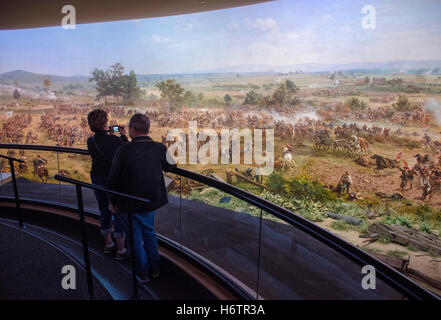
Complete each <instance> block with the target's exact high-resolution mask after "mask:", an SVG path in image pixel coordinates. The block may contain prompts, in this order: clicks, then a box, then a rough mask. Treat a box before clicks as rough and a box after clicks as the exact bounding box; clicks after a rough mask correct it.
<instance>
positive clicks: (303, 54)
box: [0, 0, 441, 75]
mask: <svg viewBox="0 0 441 320" xmlns="http://www.w3.org/2000/svg"><path fill="white" fill-rule="evenodd" d="M366 4H369V5H373V6H374V7H375V8H376V29H375V30H365V29H363V28H362V26H361V20H362V17H363V14H362V12H361V10H362V8H363V6H365V5H366ZM440 12H441V1H438V0H418V1H414V0H390V1H385V0H382V1H381V0H378V1H377V0H372V1H371V0H369V1H368V2H367V1H366V0H364V1H354V0H333V1H331V0H329V1H328V0H278V1H274V2H270V3H264V4H258V5H253V6H247V7H241V8H234V9H227V10H218V11H212V12H205V13H198V14H190V15H183V16H174V17H165V18H154V19H142V20H128V21H118V22H106V23H94V24H85V25H77V28H76V29H75V30H64V29H63V28H62V27H61V26H59V27H50V28H38V29H25V30H12V31H11V30H4V31H0V73H2V72H7V71H11V70H16V69H23V70H27V71H32V72H37V73H49V74H58V75H78V74H83V75H87V74H90V71H91V70H92V69H94V68H95V67H99V68H107V67H108V66H109V65H111V64H113V63H115V62H122V64H123V65H124V66H125V67H126V70H130V69H133V70H135V72H136V73H138V74H152V73H180V72H192V71H201V70H212V69H217V68H223V67H228V66H235V65H246V64H269V65H275V66H278V65H289V64H302V63H325V64H328V63H351V62H381V61H395V60H440V59H441V19H440V18H439V17H440ZM61 17H62V15H61V13H60V21H61Z"/></svg>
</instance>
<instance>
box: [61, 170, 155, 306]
mask: <svg viewBox="0 0 441 320" xmlns="http://www.w3.org/2000/svg"><path fill="white" fill-rule="evenodd" d="M54 178H55V179H56V180H59V181H63V182H67V183H70V184H73V185H75V188H76V192H77V202H78V212H79V214H80V223H81V235H82V241H83V251H84V261H85V267H86V275H87V284H88V288H89V297H90V298H94V292H93V283H92V273H91V268H90V258H89V247H88V244H87V233H86V230H85V219H84V216H85V212H84V203H83V194H82V192H81V188H82V187H84V188H89V189H92V190H98V191H102V192H106V193H110V194H112V195H115V196H120V197H124V198H127V199H131V200H137V201H141V202H144V203H150V200H148V199H144V198H140V197H135V196H132V195H129V194H125V193H121V192H117V191H113V190H109V189H106V188H103V187H101V186H98V185H96V184H91V183H86V182H82V181H79V180H75V179H71V178H66V177H63V176H61V175H59V174H56V175H55V177H54ZM128 206H129V207H128V208H127V212H126V213H127V214H128V215H129V216H128V221H129V223H128V224H129V241H130V259H131V262H132V284H133V286H132V289H133V291H132V299H137V297H138V284H137V280H136V256H135V249H134V242H133V222H132V215H131V210H130V202H128Z"/></svg>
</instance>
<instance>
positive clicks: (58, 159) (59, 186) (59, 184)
mask: <svg viewBox="0 0 441 320" xmlns="http://www.w3.org/2000/svg"><path fill="white" fill-rule="evenodd" d="M57 168H58V174H60V158H59V154H58V152H57ZM58 201H59V202H60V203H61V180H58Z"/></svg>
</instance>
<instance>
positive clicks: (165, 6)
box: [0, 0, 273, 29]
mask: <svg viewBox="0 0 441 320" xmlns="http://www.w3.org/2000/svg"><path fill="white" fill-rule="evenodd" d="M267 1H273V0H63V1H62V0H1V1H0V29H25V28H38V27H48V26H57V25H61V20H62V18H63V17H64V16H65V15H66V14H67V13H65V14H63V13H61V8H62V7H63V6H65V5H72V6H74V7H75V11H76V23H77V24H81V23H92V22H104V21H115V20H127V19H142V18H152V17H162V16H173V15H180V14H187V13H194V12H202V11H210V10H217V9H226V8H232V7H239V6H246V5H251V4H256V3H261V2H267Z"/></svg>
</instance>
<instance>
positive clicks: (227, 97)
mask: <svg viewBox="0 0 441 320" xmlns="http://www.w3.org/2000/svg"><path fill="white" fill-rule="evenodd" d="M224 102H225V105H227V106H231V104H232V103H233V98H231V96H230V95H229V94H226V95H225V97H224Z"/></svg>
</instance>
